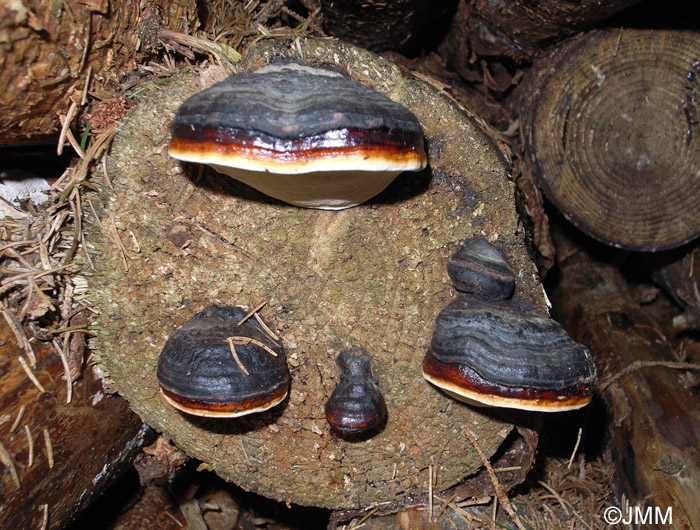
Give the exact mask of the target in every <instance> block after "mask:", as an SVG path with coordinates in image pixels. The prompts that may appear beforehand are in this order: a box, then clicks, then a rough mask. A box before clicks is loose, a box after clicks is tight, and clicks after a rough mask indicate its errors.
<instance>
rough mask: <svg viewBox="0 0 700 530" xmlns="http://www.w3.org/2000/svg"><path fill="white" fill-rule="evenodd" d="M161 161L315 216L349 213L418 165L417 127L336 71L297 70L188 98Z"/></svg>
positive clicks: (260, 75)
mask: <svg viewBox="0 0 700 530" xmlns="http://www.w3.org/2000/svg"><path fill="white" fill-rule="evenodd" d="M168 152H169V153H170V156H172V157H173V158H176V159H178V160H183V161H186V162H197V163H203V164H208V165H210V166H212V167H213V168H214V169H216V170H217V171H219V172H220V173H224V174H226V175H229V176H231V177H233V178H235V179H237V180H239V181H241V182H244V183H246V184H248V185H250V186H252V187H253V188H255V189H257V190H258V191H261V192H262V193H264V194H266V195H269V196H270V197H274V198H276V199H280V200H282V201H284V202H287V203H289V204H293V205H296V206H302V207H307V208H322V209H342V208H348V207H351V206H356V205H357V204H360V203H362V202H364V201H366V200H368V199H370V198H371V197H373V196H375V195H376V194H378V193H379V192H381V191H382V190H383V189H384V188H386V187H387V186H388V185H389V184H390V183H391V182H392V181H393V180H394V179H395V178H396V176H397V175H398V174H399V173H401V172H403V171H418V170H421V169H423V168H425V166H426V164H427V157H426V154H425V149H424V138H423V130H422V128H421V125H420V123H419V122H418V120H417V119H416V117H415V116H414V115H413V114H412V113H411V112H410V111H409V110H408V109H406V108H405V107H404V106H403V105H401V104H399V103H396V102H394V101H392V100H391V99H389V98H388V97H386V96H384V95H383V94H380V93H379V92H377V91H375V90H373V89H371V88H368V87H366V86H364V85H362V84H360V83H359V82H357V81H355V80H354V79H352V78H350V77H349V76H347V75H344V74H341V73H340V72H338V71H335V70H331V69H328V68H314V67H310V66H305V65H301V64H298V63H286V64H271V65H268V66H265V67H263V68H260V69H259V70H256V71H254V72H245V73H240V74H237V75H234V76H231V77H230V78H228V79H226V80H225V81H222V82H220V83H217V84H216V85H214V86H212V87H210V88H208V89H206V90H204V91H202V92H199V93H198V94H195V95H194V96H192V97H190V98H189V99H188V100H187V101H185V102H184V103H183V104H182V106H181V107H180V109H179V110H178V112H177V115H176V116H175V119H174V121H173V124H172V138H171V141H170V147H169V150H168Z"/></svg>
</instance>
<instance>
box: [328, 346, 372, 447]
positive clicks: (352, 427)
mask: <svg viewBox="0 0 700 530" xmlns="http://www.w3.org/2000/svg"><path fill="white" fill-rule="evenodd" d="M335 362H336V364H337V365H338V367H339V368H340V381H339V382H338V385H337V386H336V387H335V389H334V390H333V393H332V394H331V397H330V398H329V399H328V401H327V402H326V419H327V420H328V423H329V424H330V426H331V428H332V429H333V430H334V431H336V432H337V433H339V434H341V435H343V436H347V435H357V434H361V433H365V432H369V431H371V430H372V429H376V428H377V427H379V426H381V425H382V423H384V421H385V420H386V403H385V402H384V396H382V393H381V392H380V390H379V387H378V386H377V380H376V379H375V378H374V376H373V375H372V367H371V359H370V356H369V354H368V353H367V352H366V351H365V350H363V349H356V350H343V351H342V352H340V354H338V357H337V358H336V361H335Z"/></svg>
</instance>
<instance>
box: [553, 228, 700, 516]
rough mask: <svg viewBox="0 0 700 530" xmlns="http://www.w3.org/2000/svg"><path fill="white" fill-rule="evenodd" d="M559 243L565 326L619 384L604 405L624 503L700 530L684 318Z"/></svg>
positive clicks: (606, 265) (696, 410)
mask: <svg viewBox="0 0 700 530" xmlns="http://www.w3.org/2000/svg"><path fill="white" fill-rule="evenodd" d="M555 241H556V243H557V248H558V251H559V252H560V253H562V254H563V255H565V256H567V257H566V258H565V259H563V260H562V262H561V263H560V268H561V281H560V283H559V284H558V285H557V287H556V288H555V289H553V290H550V291H549V293H550V296H551V298H552V303H553V304H554V308H555V309H556V313H555V316H556V317H557V318H558V319H559V320H560V321H561V322H562V324H563V325H564V326H565V327H566V328H567V330H568V331H569V333H570V334H571V336H572V337H573V338H574V339H575V340H577V341H579V342H581V343H583V344H585V345H586V346H588V347H589V348H590V350H591V351H592V352H593V353H594V354H595V356H596V361H597V362H598V364H599V366H600V369H601V372H602V374H601V376H600V382H601V384H602V385H606V382H609V384H608V385H607V386H604V388H603V389H602V398H603V400H604V402H605V404H606V408H607V410H608V411H609V412H608V413H609V418H608V419H607V424H608V425H609V447H608V458H609V461H610V464H611V465H612V466H613V469H614V477H613V487H614V488H615V493H616V494H617V497H618V499H622V498H623V497H624V498H626V499H627V500H628V501H629V504H630V506H632V507H634V506H641V507H645V506H652V507H654V506H656V507H658V508H659V509H660V513H662V514H666V513H667V510H668V509H669V508H670V509H671V510H672V514H673V521H672V522H673V525H672V526H667V525H666V524H663V525H661V524H660V525H658V528H669V527H672V528H678V529H685V528H698V526H700V506H699V505H698V502H697V498H698V491H699V489H700V451H699V450H698V447H699V446H700V400H698V388H697V374H698V372H697V371H694V372H690V371H687V370H682V369H678V368H679V367H681V366H682V365H683V364H684V363H698V360H699V359H700V348H698V343H697V339H696V338H694V337H693V336H688V337H686V338H685V339H682V341H683V342H685V345H682V346H679V345H680V344H681V341H679V340H678V337H673V335H672V334H671V333H669V332H668V331H667V330H668V329H669V328H670V320H671V318H672V316H673V314H674V313H675V312H677V309H675V308H673V309H671V310H670V311H668V312H667V313H666V314H665V315H664V311H663V310H659V308H660V307H662V306H663V304H662V303H661V302H660V301H656V302H654V303H653V304H651V305H647V306H645V305H640V302H639V299H640V297H639V295H636V294H635V291H636V290H638V289H639V285H638V284H637V285H635V284H634V283H632V282H630V281H628V280H626V279H625V277H624V276H623V274H622V272H621V271H620V269H619V268H618V267H617V266H615V265H614V264H612V263H610V262H609V260H608V261H604V260H599V259H598V258H597V257H596V254H590V253H588V252H586V251H583V250H582V249H581V248H580V247H577V246H576V245H575V244H572V240H571V239H568V238H567V237H566V236H563V235H559V236H557V238H556V239H555ZM666 303H668V302H666ZM639 363H647V366H641V367H640V366H639ZM655 363H656V366H655V365H654V364H655ZM664 364H666V366H664ZM696 366H697V364H696ZM635 367H636V368H637V369H635ZM611 378H615V379H614V380H611ZM649 528H657V526H654V525H650V526H649Z"/></svg>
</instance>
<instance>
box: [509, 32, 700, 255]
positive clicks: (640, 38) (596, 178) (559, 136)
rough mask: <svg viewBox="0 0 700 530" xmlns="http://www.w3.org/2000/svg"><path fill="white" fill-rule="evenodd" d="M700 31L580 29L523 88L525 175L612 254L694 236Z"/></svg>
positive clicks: (698, 207) (698, 212)
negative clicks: (614, 250) (615, 250)
mask: <svg viewBox="0 0 700 530" xmlns="http://www.w3.org/2000/svg"><path fill="white" fill-rule="evenodd" d="M699 50H700V34H698V33H695V32H680V31H646V30H623V29H615V30H606V31H595V32H590V33H586V34H583V35H580V36H578V37H576V38H575V39H572V40H571V41H568V42H567V43H566V44H564V45H562V46H560V47H558V48H556V49H555V50H553V51H552V52H551V53H550V54H548V55H547V56H546V57H543V58H541V59H540V60H539V61H538V62H537V63H536V64H535V66H534V67H533V68H532V69H531V70H530V71H529V72H528V74H527V76H526V78H525V79H524V80H523V82H522V84H521V97H520V100H519V105H518V109H517V110H518V111H519V117H520V122H521V126H522V129H521V133H522V141H523V151H524V154H523V173H524V174H525V175H526V176H529V177H531V178H533V179H534V180H535V181H536V182H537V184H538V185H539V186H540V187H542V188H543V190H544V191H545V193H546V194H547V196H548V197H549V198H550V199H551V200H552V201H553V202H554V203H555V204H556V206H557V207H558V208H559V210H560V211H561V212H562V213H563V214H564V216H565V217H566V218H567V219H569V220H570V221H571V222H573V223H574V224H575V225H576V226H578V227H579V228H581V229H582V230H584V231H585V232H586V233H588V234H589V235H591V236H593V237H595V238H597V239H599V240H601V241H603V242H605V243H608V244H611V245H614V246H622V247H625V248H629V249H638V250H660V249H665V248H673V247H676V246H679V245H682V244H683V243H686V242H688V241H690V240H692V239H693V238H695V237H697V236H698V234H700V222H698V219H700V126H699V125H698V124H699V121H698V119H699V117H700V107H699V106H698V101H699V100H698V97H699V95H700V62H699V61H698V51H699Z"/></svg>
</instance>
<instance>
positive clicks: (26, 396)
mask: <svg viewBox="0 0 700 530" xmlns="http://www.w3.org/2000/svg"><path fill="white" fill-rule="evenodd" d="M33 348H34V350H35V353H36V358H37V367H36V368H35V369H34V370H33V373H34V374H35V376H36V378H37V380H38V381H39V384H41V385H42V387H43V388H44V389H45V391H46V392H44V393H42V392H40V391H39V389H38V388H37V387H36V386H34V385H33V384H32V382H31V381H30V380H29V378H28V377H27V374H26V373H25V371H24V370H23V369H22V365H21V364H20V362H19V359H20V358H21V357H23V356H25V351H24V349H23V348H22V347H21V346H18V345H17V340H16V338H15V335H14V334H13V333H12V331H10V329H9V327H8V325H7V323H6V321H5V319H4V318H0V374H1V376H2V378H1V383H2V393H1V394H0V443H2V446H3V447H2V448H0V451H3V449H4V450H5V451H6V454H5V455H4V457H3V458H2V460H1V462H2V467H1V468H0V469H1V470H2V472H1V473H0V527H2V528H41V527H42V520H43V518H44V510H46V512H47V514H48V527H47V528H63V527H64V526H65V525H66V524H68V523H69V522H70V521H71V519H73V517H75V515H76V514H77V513H78V512H79V511H80V510H81V509H83V508H85V507H86V506H87V505H88V504H89V503H90V502H91V501H92V500H94V499H95V498H96V497H97V496H98V495H99V494H100V493H101V492H102V491H104V489H105V488H106V487H107V486H108V485H109V484H110V483H111V481H112V480H114V478H116V477H118V476H119V475H120V474H121V473H123V472H124V471H125V470H126V469H127V468H128V467H129V466H130V465H131V463H132V461H133V458H134V457H135V456H136V453H137V452H138V451H139V449H140V448H141V446H142V445H143V443H144V442H145V441H146V440H145V439H144V438H145V436H146V434H147V433H148V432H149V431H150V429H147V428H146V427H145V426H144V425H143V424H142V422H141V421H140V420H139V418H138V417H137V416H136V415H135V414H134V413H133V412H131V411H130V410H129V408H128V406H127V404H126V401H124V400H123V399H121V398H119V397H117V396H110V395H106V394H105V390H104V387H103V384H102V379H101V377H100V376H99V370H97V371H95V370H93V368H90V369H87V370H86V371H85V374H84V375H83V377H82V378H81V379H80V380H78V381H77V382H76V383H75V384H74V385H73V396H72V400H71V402H70V403H66V392H67V391H66V383H65V380H64V379H63V374H64V371H63V365H62V364H61V360H60V358H59V356H58V355H57V354H56V353H55V352H54V351H53V350H52V349H50V348H48V347H42V346H41V345H40V343H37V342H34V346H33ZM22 407H24V412H23V413H22V414H21V416H19V413H20V410H21V409H22ZM18 416H19V417H20V421H19V423H18V424H17V425H16V426H14V423H15V422H16V419H17V418H18ZM13 426H14V427H15V428H14V429H13V428H12V427H13ZM46 433H48V435H47V434H46ZM28 436H31V439H32V441H33V450H32V449H31V448H30V447H31V446H30V441H29V438H28ZM47 436H48V440H50V443H51V453H52V460H53V461H52V463H50V462H49V454H50V453H49V450H48V449H47V445H46V440H47ZM32 455H33V456H32ZM9 462H12V465H10V464H9ZM12 467H14V469H15V471H16V479H17V480H16V481H15V480H14V478H13V472H12V471H11V468H12ZM44 506H46V508H44Z"/></svg>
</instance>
